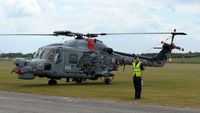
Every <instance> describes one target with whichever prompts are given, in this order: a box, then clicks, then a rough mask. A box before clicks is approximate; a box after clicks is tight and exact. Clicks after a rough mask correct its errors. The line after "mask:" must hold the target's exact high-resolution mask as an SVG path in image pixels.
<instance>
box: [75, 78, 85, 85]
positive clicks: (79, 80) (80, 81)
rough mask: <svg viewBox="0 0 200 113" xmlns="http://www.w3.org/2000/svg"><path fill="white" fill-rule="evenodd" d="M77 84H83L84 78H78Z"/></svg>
mask: <svg viewBox="0 0 200 113" xmlns="http://www.w3.org/2000/svg"><path fill="white" fill-rule="evenodd" d="M75 82H76V83H78V84H81V83H82V82H83V79H82V78H77V79H76V80H75Z"/></svg>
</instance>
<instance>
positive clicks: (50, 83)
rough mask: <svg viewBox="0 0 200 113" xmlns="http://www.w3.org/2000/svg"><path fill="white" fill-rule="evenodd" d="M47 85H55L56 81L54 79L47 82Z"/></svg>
mask: <svg viewBox="0 0 200 113" xmlns="http://www.w3.org/2000/svg"><path fill="white" fill-rule="evenodd" d="M48 84H49V85H57V81H56V80H54V79H51V80H49V82H48Z"/></svg>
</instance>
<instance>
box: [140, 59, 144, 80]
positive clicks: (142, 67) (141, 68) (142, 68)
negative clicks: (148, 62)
mask: <svg viewBox="0 0 200 113" xmlns="http://www.w3.org/2000/svg"><path fill="white" fill-rule="evenodd" d="M140 70H141V80H143V76H142V72H143V71H144V66H143V64H142V63H141V65H140Z"/></svg>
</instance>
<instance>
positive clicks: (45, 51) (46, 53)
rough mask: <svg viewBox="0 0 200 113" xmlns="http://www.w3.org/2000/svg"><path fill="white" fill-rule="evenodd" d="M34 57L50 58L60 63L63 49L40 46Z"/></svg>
mask: <svg viewBox="0 0 200 113" xmlns="http://www.w3.org/2000/svg"><path fill="white" fill-rule="evenodd" d="M33 58H34V59H48V60H50V61H54V62H55V63H59V62H60V61H61V51H60V49H59V48H40V49H39V50H38V51H37V53H35V55H34V57H33Z"/></svg>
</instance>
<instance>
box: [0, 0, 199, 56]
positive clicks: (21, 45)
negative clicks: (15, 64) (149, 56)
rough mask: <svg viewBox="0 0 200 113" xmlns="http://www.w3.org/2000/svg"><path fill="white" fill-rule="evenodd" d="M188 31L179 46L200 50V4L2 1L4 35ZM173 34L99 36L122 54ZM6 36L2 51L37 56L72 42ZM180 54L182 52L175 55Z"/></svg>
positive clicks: (170, 0)
mask: <svg viewBox="0 0 200 113" xmlns="http://www.w3.org/2000/svg"><path fill="white" fill-rule="evenodd" d="M174 28H176V29H177V32H178V31H179V32H186V33H187V34H188V35H187V36H177V38H176V40H175V43H176V44H177V45H179V46H181V47H184V48H185V50H186V51H185V52H188V51H192V52H197V51H200V1H199V0H0V33H52V32H53V31H58V30H70V31H74V32H82V33H96V32H98V33H99V32H112V33H113V32H171V31H173V29H174ZM168 37H169V35H145V36H143V35H132V36H104V37H98V39H100V40H102V41H103V42H104V43H105V44H106V45H107V46H109V47H112V48H113V49H114V50H116V51H122V52H128V53H144V52H156V51H155V50H151V48H152V47H153V46H161V45H159V43H160V41H162V40H165V39H166V38H168ZM63 38H64V37H33V36H32V37H21V36H20V37H8V36H6V37H5V36H4V37H0V52H4V53H8V52H22V53H29V52H34V51H36V50H37V49H38V48H39V47H41V46H44V45H47V44H50V43H57V42H63V41H66V40H69V39H73V38H68V37H66V38H65V39H63ZM175 52H177V51H175Z"/></svg>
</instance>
